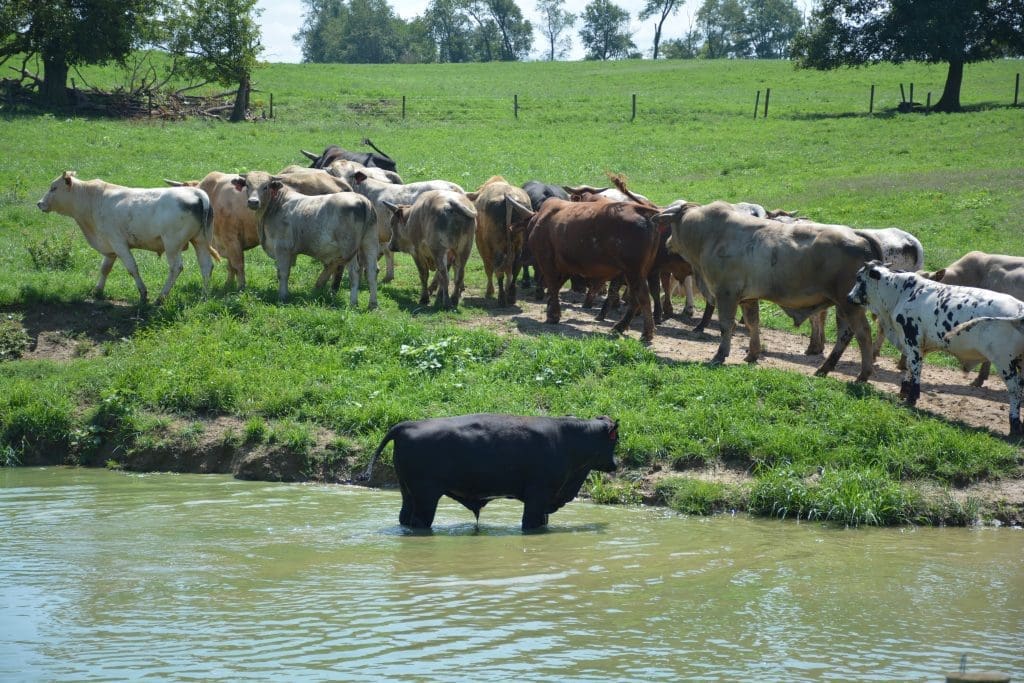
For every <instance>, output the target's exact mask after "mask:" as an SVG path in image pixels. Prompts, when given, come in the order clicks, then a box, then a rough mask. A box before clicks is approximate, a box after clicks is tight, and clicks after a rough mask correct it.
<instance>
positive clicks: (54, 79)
mask: <svg viewBox="0 0 1024 683" xmlns="http://www.w3.org/2000/svg"><path fill="white" fill-rule="evenodd" d="M67 84H68V65H67V64H66V63H65V62H64V59H63V58H61V57H49V56H44V57H43V82H42V84H40V86H39V99H40V101H41V102H42V104H43V105H44V106H47V107H66V106H68V104H69V100H68V85H67Z"/></svg>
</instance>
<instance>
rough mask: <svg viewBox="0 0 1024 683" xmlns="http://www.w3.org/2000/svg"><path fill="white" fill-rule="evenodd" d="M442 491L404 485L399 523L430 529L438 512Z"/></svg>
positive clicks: (414, 527)
mask: <svg viewBox="0 0 1024 683" xmlns="http://www.w3.org/2000/svg"><path fill="white" fill-rule="evenodd" d="M439 500H441V493H440V492H439V491H435V490H433V489H432V488H425V487H417V488H415V489H413V488H407V487H406V486H402V509H401V511H400V512H399V513H398V523H399V524H401V525H403V526H407V527H412V528H413V529H429V528H430V527H431V525H433V523H434V515H435V514H437V503H438V501H439Z"/></svg>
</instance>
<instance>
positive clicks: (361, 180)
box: [350, 171, 465, 282]
mask: <svg viewBox="0 0 1024 683" xmlns="http://www.w3.org/2000/svg"><path fill="white" fill-rule="evenodd" d="M350 182H351V184H352V187H353V189H355V191H356V192H358V193H359V194H361V195H363V196H364V197H366V198H367V199H369V200H370V201H371V202H373V208H374V210H375V211H376V212H377V236H378V238H379V239H380V241H381V244H382V245H384V261H385V266H386V271H385V274H384V282H391V281H392V280H394V279H395V257H394V255H393V254H392V253H391V250H390V249H389V248H387V245H388V244H389V243H390V242H391V212H390V211H389V210H388V208H387V205H386V204H385V202H388V203H391V204H395V205H401V204H409V205H412V204H413V203H414V202H415V201H416V198H417V197H419V196H420V195H421V194H423V193H424V192H427V191H429V190H453V191H455V192H462V193H463V194H465V190H463V189H462V188H461V187H459V186H458V185H456V184H455V183H450V182H448V181H447V180H424V181H422V182H418V183H408V184H406V185H397V184H395V183H386V182H381V181H380V180H375V179H373V178H371V177H369V176H368V175H366V174H365V173H364V172H362V171H356V172H355V173H354V174H352V179H351V181H350ZM375 262H376V259H374V261H371V262H369V263H370V264H372V263H375ZM368 265H369V264H368Z"/></svg>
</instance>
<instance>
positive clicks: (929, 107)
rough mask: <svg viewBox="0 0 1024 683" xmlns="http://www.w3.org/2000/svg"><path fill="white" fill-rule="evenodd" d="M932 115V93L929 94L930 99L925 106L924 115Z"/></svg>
mask: <svg viewBox="0 0 1024 683" xmlns="http://www.w3.org/2000/svg"><path fill="white" fill-rule="evenodd" d="M930 113H932V93H931V91H929V92H928V99H927V100H926V101H925V105H924V115H925V116H928V114H930Z"/></svg>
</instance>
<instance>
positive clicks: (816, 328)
mask: <svg viewBox="0 0 1024 683" xmlns="http://www.w3.org/2000/svg"><path fill="white" fill-rule="evenodd" d="M827 317H828V309H827V308H826V309H825V310H824V311H821V312H820V313H815V314H814V315H812V316H811V341H810V342H809V343H808V344H807V350H806V351H804V355H807V356H818V355H820V354H822V353H825V319H826V318H827Z"/></svg>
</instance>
